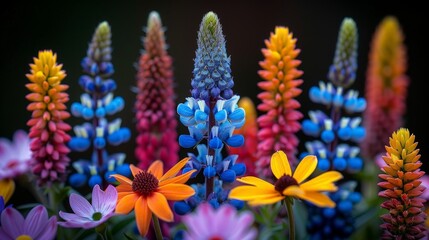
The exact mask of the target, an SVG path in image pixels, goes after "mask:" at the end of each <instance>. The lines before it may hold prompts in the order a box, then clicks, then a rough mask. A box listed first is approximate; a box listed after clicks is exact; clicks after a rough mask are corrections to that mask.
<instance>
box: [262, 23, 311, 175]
mask: <svg viewBox="0 0 429 240" xmlns="http://www.w3.org/2000/svg"><path fill="white" fill-rule="evenodd" d="M295 44H296V39H295V38H293V36H292V33H291V32H289V29H288V28H285V27H276V28H275V32H274V33H271V36H270V39H269V40H265V45H266V48H264V49H262V53H263V55H264V57H265V59H264V61H261V62H260V63H259V65H260V66H261V67H262V70H260V71H259V72H258V73H259V76H260V77H261V78H262V79H263V81H261V82H259V83H258V86H259V88H261V90H263V92H261V93H260V94H259V95H258V98H259V99H260V100H261V101H262V103H261V104H259V106H258V109H259V110H260V111H262V112H265V114H263V115H262V116H260V117H259V118H258V120H257V121H258V125H259V132H258V139H259V144H258V157H259V160H258V162H257V169H258V171H259V173H258V174H260V175H262V176H267V177H272V175H271V172H270V170H269V165H270V157H271V154H272V153H273V152H275V151H278V150H282V151H285V153H286V155H288V157H289V160H290V161H291V163H292V164H296V159H295V154H296V147H297V146H298V143H299V140H298V138H297V137H296V135H295V133H296V132H298V131H299V130H300V129H301V125H300V123H299V122H298V120H300V119H301V118H302V114H301V112H299V111H297V109H298V108H299V107H300V106H301V105H300V103H299V102H298V101H297V100H296V99H294V98H296V97H297V96H299V95H300V94H301V89H299V88H298V86H300V85H301V84H302V82H303V81H302V80H301V79H298V78H299V77H301V75H302V74H303V72H302V71H301V70H298V68H297V67H298V66H299V65H300V64H301V61H300V60H298V59H296V58H297V56H298V54H299V53H300V50H299V49H297V48H296V47H295Z"/></svg>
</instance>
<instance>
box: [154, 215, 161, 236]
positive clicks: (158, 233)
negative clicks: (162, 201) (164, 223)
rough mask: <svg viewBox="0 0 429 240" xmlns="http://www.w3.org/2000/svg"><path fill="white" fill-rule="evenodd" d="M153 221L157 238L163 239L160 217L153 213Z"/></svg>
mask: <svg viewBox="0 0 429 240" xmlns="http://www.w3.org/2000/svg"><path fill="white" fill-rule="evenodd" d="M152 223H153V228H154V230H155V236H156V240H162V239H163V237H162V231H161V225H159V219H158V217H157V216H155V214H152Z"/></svg>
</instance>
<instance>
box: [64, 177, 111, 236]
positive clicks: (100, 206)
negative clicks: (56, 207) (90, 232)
mask: <svg viewBox="0 0 429 240" xmlns="http://www.w3.org/2000/svg"><path fill="white" fill-rule="evenodd" d="M117 199H118V192H117V191H116V188H115V187H114V186H112V185H109V186H108V187H107V188H106V190H105V191H103V190H101V189H100V186H99V185H95V186H94V188H93V189H92V204H90V203H89V202H88V201H87V200H86V199H85V198H84V197H82V196H80V195H78V194H75V193H72V194H71V195H70V207H71V208H72V210H73V212H74V213H66V212H63V211H60V213H59V214H60V217H61V218H63V219H64V220H65V222H58V225H60V226H62V227H65V228H84V229H91V228H95V227H97V226H99V225H100V224H102V223H104V222H106V221H107V220H109V218H110V217H112V216H113V215H114V214H115V208H116V201H117Z"/></svg>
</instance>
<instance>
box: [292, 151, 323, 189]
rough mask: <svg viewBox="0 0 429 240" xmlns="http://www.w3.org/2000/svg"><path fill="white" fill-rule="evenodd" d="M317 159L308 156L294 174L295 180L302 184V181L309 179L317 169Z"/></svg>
mask: <svg viewBox="0 0 429 240" xmlns="http://www.w3.org/2000/svg"><path fill="white" fill-rule="evenodd" d="M316 166H317V158H316V156H314V155H307V156H305V158H304V159H302V160H301V162H300V163H299V164H298V166H297V167H296V169H295V172H294V173H293V178H295V180H296V181H297V182H298V184H300V183H301V182H302V181H304V180H305V179H307V178H308V177H309V176H310V175H311V174H312V173H313V172H314V169H316Z"/></svg>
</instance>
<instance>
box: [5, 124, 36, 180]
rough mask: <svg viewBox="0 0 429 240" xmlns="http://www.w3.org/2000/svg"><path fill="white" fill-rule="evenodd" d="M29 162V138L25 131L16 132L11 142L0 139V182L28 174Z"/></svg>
mask: <svg viewBox="0 0 429 240" xmlns="http://www.w3.org/2000/svg"><path fill="white" fill-rule="evenodd" d="M30 160H31V150H30V138H29V137H28V134H27V133H26V132H25V131H23V130H18V131H16V132H15V134H14V135H13V141H10V140H9V139H7V138H0V180H1V179H5V178H15V177H17V176H19V175H21V174H23V173H25V172H28V171H29V170H30Z"/></svg>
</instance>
